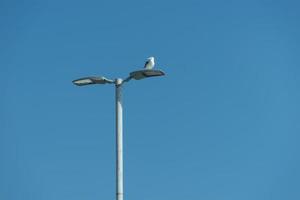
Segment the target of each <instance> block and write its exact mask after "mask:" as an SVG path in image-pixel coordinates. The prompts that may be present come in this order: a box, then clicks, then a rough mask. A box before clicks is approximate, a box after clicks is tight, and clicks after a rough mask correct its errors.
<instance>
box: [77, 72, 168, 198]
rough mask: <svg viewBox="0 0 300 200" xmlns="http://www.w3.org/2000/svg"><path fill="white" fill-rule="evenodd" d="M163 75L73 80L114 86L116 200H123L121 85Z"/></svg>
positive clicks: (132, 73) (140, 73)
mask: <svg viewBox="0 0 300 200" xmlns="http://www.w3.org/2000/svg"><path fill="white" fill-rule="evenodd" d="M163 75H165V73H164V72H163V71H161V70H152V69H145V70H139V71H134V72H131V73H130V74H129V77H127V78H126V79H124V80H123V79H121V78H117V79H115V80H111V79H107V78H105V77H103V76H99V77H85V78H80V79H77V80H74V81H73V83H74V84H75V85H77V86H85V85H91V84H106V83H110V84H112V83H113V84H115V88H116V154H117V155H116V199H117V200H123V194H124V193H123V107H122V99H121V89H122V85H123V84H124V83H126V82H128V81H130V80H131V79H135V80H141V79H144V78H150V77H154V76H163Z"/></svg>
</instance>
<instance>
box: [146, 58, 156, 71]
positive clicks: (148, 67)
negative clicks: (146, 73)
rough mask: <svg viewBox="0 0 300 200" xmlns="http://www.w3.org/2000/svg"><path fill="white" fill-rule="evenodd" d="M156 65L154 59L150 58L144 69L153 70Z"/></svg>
mask: <svg viewBox="0 0 300 200" xmlns="http://www.w3.org/2000/svg"><path fill="white" fill-rule="evenodd" d="M154 65H155V62H154V57H149V58H147V61H146V63H145V66H144V68H145V69H153V67H154Z"/></svg>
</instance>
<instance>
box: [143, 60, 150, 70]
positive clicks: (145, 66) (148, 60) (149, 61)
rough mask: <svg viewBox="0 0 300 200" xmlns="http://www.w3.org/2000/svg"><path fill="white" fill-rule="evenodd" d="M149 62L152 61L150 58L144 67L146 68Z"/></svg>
mask: <svg viewBox="0 0 300 200" xmlns="http://www.w3.org/2000/svg"><path fill="white" fill-rule="evenodd" d="M149 63H150V60H147V61H146V63H145V66H144V68H146V67H147V65H148V64H149Z"/></svg>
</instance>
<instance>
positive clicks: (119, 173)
mask: <svg viewBox="0 0 300 200" xmlns="http://www.w3.org/2000/svg"><path fill="white" fill-rule="evenodd" d="M115 85H116V143H117V144H116V146H117V147H116V148H117V149H116V153H117V155H116V159H117V160H116V179H117V185H116V187H117V191H116V192H117V196H116V197H117V200H123V107H122V93H121V90H122V79H120V78H118V79H116V82H115Z"/></svg>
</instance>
